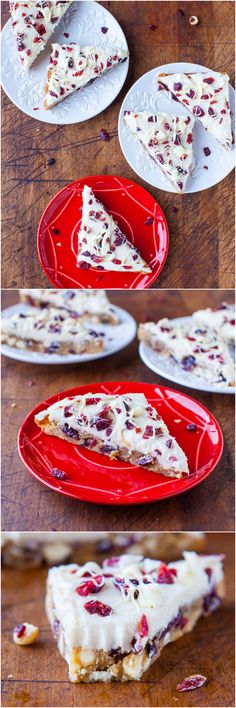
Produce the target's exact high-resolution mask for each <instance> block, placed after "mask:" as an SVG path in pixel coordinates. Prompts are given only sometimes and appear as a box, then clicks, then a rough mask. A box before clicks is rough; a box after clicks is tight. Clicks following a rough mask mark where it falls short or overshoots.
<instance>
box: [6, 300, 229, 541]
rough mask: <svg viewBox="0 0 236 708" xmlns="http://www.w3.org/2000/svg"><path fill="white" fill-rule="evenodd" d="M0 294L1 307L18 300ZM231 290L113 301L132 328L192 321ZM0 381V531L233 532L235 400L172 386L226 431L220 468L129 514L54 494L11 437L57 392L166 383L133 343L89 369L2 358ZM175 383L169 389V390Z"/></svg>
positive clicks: (125, 510)
mask: <svg viewBox="0 0 236 708" xmlns="http://www.w3.org/2000/svg"><path fill="white" fill-rule="evenodd" d="M17 297H18V296H17V292H16V291H5V292H3V302H2V305H3V307H4V306H6V305H8V304H11V303H13V302H16V301H17ZM233 297H234V294H233V291H217V290H213V291H204V290H203V291H201V290H199V291H191V290H190V291H185V290H182V291H177V290H170V291H162V292H160V291H153V290H149V291H143V292H129V293H124V292H123V291H113V292H112V291H111V301H112V302H113V303H114V304H117V305H119V306H121V307H125V308H126V309H127V310H128V311H129V312H130V313H131V314H132V315H133V316H134V317H135V319H136V321H137V322H145V321H146V320H148V319H151V320H152V319H153V320H154V321H156V320H157V319H160V318H161V317H165V316H167V317H178V316H181V315H188V314H191V313H192V312H193V311H194V310H196V309H198V308H201V307H207V306H210V307H214V306H217V305H218V304H220V303H221V302H222V301H223V300H224V299H227V300H228V301H233ZM2 374H3V382H2V427H3V435H2V528H3V530H24V531H26V530H29V531H30V530H50V529H52V528H53V529H56V530H65V531H69V530H80V531H83V530H85V531H87V530H90V531H92V530H94V531H95V530H101V531H103V530H111V531H114V530H123V531H127V530H129V531H136V530H138V529H139V530H148V531H152V530H168V531H171V530H177V531H178V530H186V531H187V530H188V531H192V530H195V531H199V530H213V531H214V530H228V531H232V530H233V528H234V460H233V455H234V397H233V396H231V395H223V394H211V393H204V392H201V391H194V390H193V389H191V390H190V389H188V388H183V387H181V386H177V385H174V384H173V388H176V389H179V390H182V391H184V392H185V393H187V394H189V395H190V396H192V397H193V398H196V399H197V400H198V401H199V402H200V403H202V404H203V405H205V406H206V407H207V408H209V410H210V411H211V412H212V413H213V415H214V416H215V417H216V419H217V420H218V422H219V424H220V426H221V427H222V430H223V435H224V452H223V456H222V458H221V461H220V463H219V464H218V465H217V468H216V469H215V471H214V472H213V474H212V475H210V477H209V478H208V479H206V480H205V481H204V482H203V483H202V484H201V485H200V486H199V487H196V488H194V489H192V490H190V491H188V492H186V493H185V494H182V495H179V496H177V497H175V498H172V499H166V500H162V501H160V502H156V503H151V504H147V505H140V506H133V507H106V506H103V505H92V507H91V505H89V504H87V503H86V502H79V501H77V500H75V499H70V498H69V497H67V498H64V497H63V496H61V495H60V494H57V493H56V492H53V491H51V490H49V489H47V488H46V487H44V486H43V485H41V484H40V483H39V482H38V481H37V480H36V479H34V478H33V477H32V476H31V475H30V473H29V472H28V471H27V470H26V468H25V467H24V466H23V464H22V462H21V461H20V459H19V457H18V452H17V445H16V438H17V432H18V429H19V427H20V425H21V423H22V422H23V420H24V418H25V416H26V414H27V413H28V412H29V411H30V410H31V409H32V408H33V407H34V406H35V405H36V404H38V403H39V402H40V401H42V400H45V399H47V398H49V397H50V396H53V395H54V394H55V393H57V392H59V391H63V390H66V389H68V388H72V387H73V386H77V385H78V386H79V385H80V384H86V383H87V384H88V388H89V385H90V383H91V381H92V382H96V381H109V380H110V381H112V380H113V381H119V380H127V381H144V382H146V383H154V382H155V383H157V384H165V383H166V384H167V385H168V382H165V380H164V379H161V378H160V377H159V376H156V375H155V374H154V373H153V372H152V371H150V370H149V369H148V368H147V367H146V366H145V365H144V364H143V363H142V361H141V359H140V358H139V355H138V343H137V340H135V341H134V342H132V343H131V344H130V345H129V346H128V347H126V348H125V349H123V350H122V351H121V352H118V353H117V354H114V355H113V356H111V357H107V358H106V359H103V360H101V361H100V362H99V361H97V362H96V365H94V364H93V363H85V364H83V365H82V364H81V365H74V366H73V365H72V366H56V367H52V366H49V367H46V366H39V365H31V364H25V363H22V362H17V361H13V360H10V359H6V358H3V367H2ZM171 386H172V384H171V383H170V387H171Z"/></svg>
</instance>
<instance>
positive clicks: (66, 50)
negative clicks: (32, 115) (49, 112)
mask: <svg viewBox="0 0 236 708" xmlns="http://www.w3.org/2000/svg"><path fill="white" fill-rule="evenodd" d="M128 56H129V52H128V50H125V49H120V48H118V47H107V48H106V47H90V46H89V47H81V46H80V45H79V44H75V43H73V44H52V53H51V56H50V65H49V67H48V80H47V86H46V95H45V101H44V108H46V109H49V108H52V107H53V106H55V105H56V104H57V103H59V101H63V100H64V99H65V98H66V97H67V96H69V95H70V94H72V93H74V92H75V91H78V90H79V89H81V88H83V86H85V85H86V84H88V83H89V82H90V81H93V80H94V79H97V78H98V76H102V75H103V74H105V73H106V72H107V71H110V70H111V69H112V68H113V67H114V66H117V64H120V63H122V62H125V61H127V59H128Z"/></svg>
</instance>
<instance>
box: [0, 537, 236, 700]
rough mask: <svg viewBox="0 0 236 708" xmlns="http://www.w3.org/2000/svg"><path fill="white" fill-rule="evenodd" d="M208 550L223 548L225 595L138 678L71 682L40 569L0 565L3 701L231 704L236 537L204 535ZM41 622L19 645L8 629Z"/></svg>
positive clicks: (44, 571) (44, 572)
mask: <svg viewBox="0 0 236 708" xmlns="http://www.w3.org/2000/svg"><path fill="white" fill-rule="evenodd" d="M206 552H209V553H226V560H225V572H226V588H227V594H226V598H225V600H224V603H223V605H222V607H221V608H220V609H219V610H218V611H217V612H216V613H213V614H212V615H210V616H209V617H207V618H202V619H201V620H199V622H198V624H197V626H196V627H195V629H194V630H193V632H192V633H190V634H188V635H186V636H185V637H183V638H182V639H179V640H178V641H177V642H175V643H174V644H172V645H171V644H170V645H169V646H167V647H165V649H164V650H163V652H162V654H161V656H160V658H159V659H158V660H157V661H156V663H155V664H154V665H153V666H152V667H151V669H150V670H149V671H147V673H146V674H144V676H143V677H142V680H141V681H140V682H132V683H127V684H112V685H111V684H110V685H109V684H108V685H104V684H92V685H84V684H79V685H78V684H75V685H73V684H70V682H69V680H68V672H67V664H66V663H65V661H64V659H62V657H60V655H59V653H58V652H57V648H56V645H55V642H54V640H53V637H52V633H51V630H50V628H49V626H48V622H47V619H46V616H45V612H44V595H45V579H46V574H47V571H46V569H45V568H39V569H34V570H30V571H26V570H25V571H16V570H15V571H14V570H12V569H4V570H3V595H2V601H3V624H2V650H3V661H2V706H8V708H9V707H10V706H18V707H19V706H50V707H51V706H53V707H54V706H58V707H59V706H149V707H150V708H152V707H155V706H179V707H182V706H185V707H186V706H189V707H191V706H205V707H207V708H208V706H214V707H216V706H221V707H222V706H233V705H235V702H234V663H233V662H234V610H233V603H234V535H233V534H227V533H225V534H219V533H217V534H208V536H207V549H206ZM26 621H29V622H33V623H35V624H37V625H38V626H39V627H40V640H39V641H38V643H37V644H36V645H34V646H31V647H25V648H22V647H18V646H16V645H15V644H14V643H13V641H12V629H13V627H14V626H15V625H16V624H18V623H19V622H26ZM193 673H202V674H203V675H204V676H206V677H207V683H206V684H205V686H203V687H202V688H201V689H197V690H196V691H190V692H188V693H178V692H176V691H175V687H176V685H177V684H178V683H179V682H180V681H181V680H182V679H183V678H185V676H189V675H191V674H193Z"/></svg>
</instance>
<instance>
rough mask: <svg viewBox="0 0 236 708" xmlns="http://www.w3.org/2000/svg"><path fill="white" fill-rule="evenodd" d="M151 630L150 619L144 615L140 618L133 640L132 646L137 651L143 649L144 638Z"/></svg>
mask: <svg viewBox="0 0 236 708" xmlns="http://www.w3.org/2000/svg"><path fill="white" fill-rule="evenodd" d="M148 632H149V626H148V620H147V617H146V615H142V617H141V619H140V620H139V623H138V626H137V629H136V632H135V635H134V637H133V639H132V641H131V646H132V647H133V650H134V651H135V653H138V652H140V651H142V639H143V638H144V637H147V635H148Z"/></svg>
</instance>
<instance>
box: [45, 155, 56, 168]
mask: <svg viewBox="0 0 236 708" xmlns="http://www.w3.org/2000/svg"><path fill="white" fill-rule="evenodd" d="M55 162H56V160H55V158H54V157H50V158H49V160H47V166H48V167H51V165H55Z"/></svg>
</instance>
